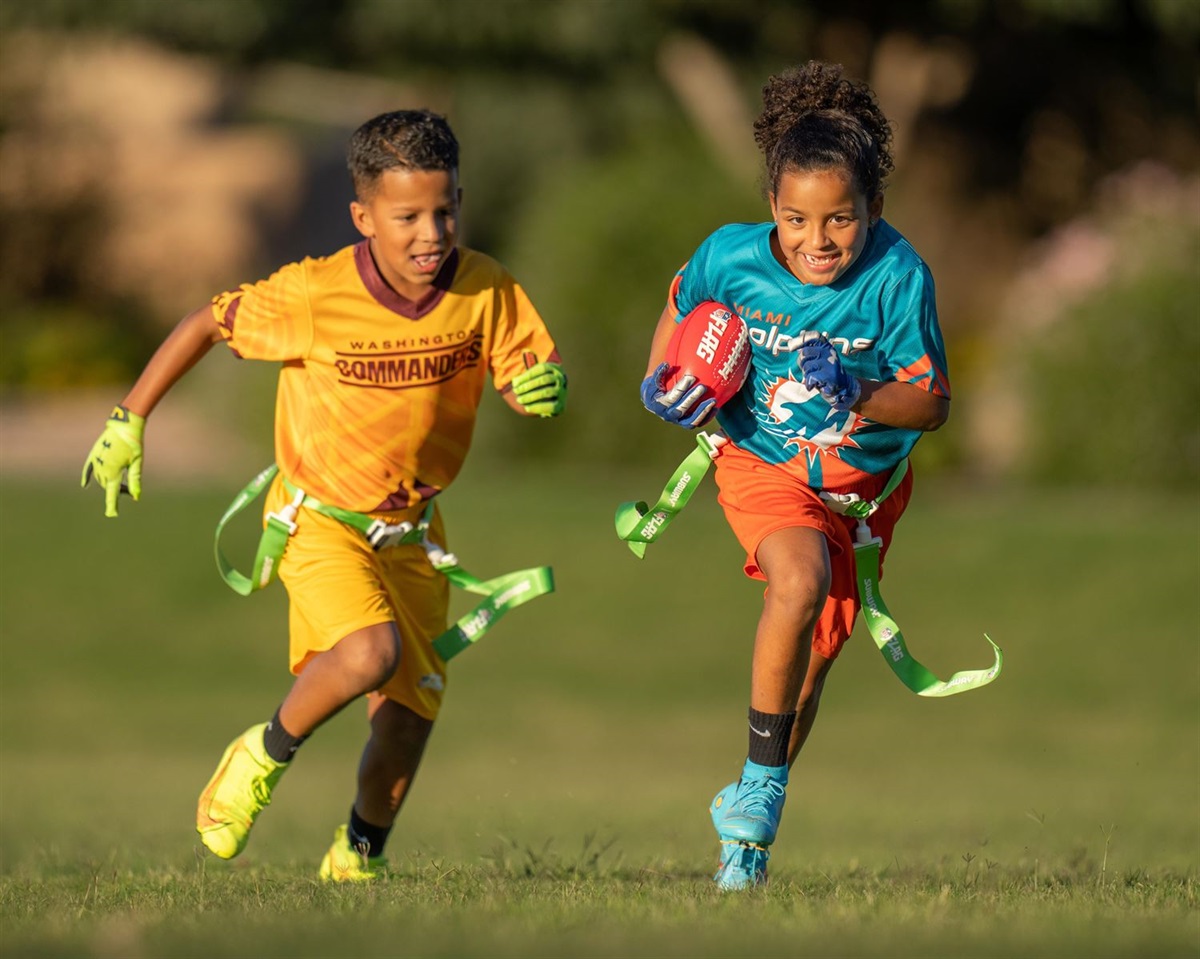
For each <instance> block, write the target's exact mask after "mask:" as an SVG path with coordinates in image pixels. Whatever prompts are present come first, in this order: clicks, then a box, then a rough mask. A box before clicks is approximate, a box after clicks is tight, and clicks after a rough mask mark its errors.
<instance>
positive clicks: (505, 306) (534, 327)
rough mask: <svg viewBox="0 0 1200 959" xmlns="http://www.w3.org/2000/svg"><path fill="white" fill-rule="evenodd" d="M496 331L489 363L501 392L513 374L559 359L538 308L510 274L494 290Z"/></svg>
mask: <svg viewBox="0 0 1200 959" xmlns="http://www.w3.org/2000/svg"><path fill="white" fill-rule="evenodd" d="M495 309H496V316H495V333H494V335H493V337H492V351H491V354H490V356H489V357H488V365H489V367H490V368H491V371H492V382H493V384H495V387H496V389H497V390H499V391H500V392H504V391H505V390H506V389H508V387H509V384H510V383H511V382H512V380H513V377H514V376H516V375H517V374H518V373H520V372H522V371H523V370H527V369H529V367H531V366H534V365H536V364H537V363H544V362H547V361H552V362H555V363H557V362H559V361H560V357H559V355H558V348H557V347H556V346H555V344H554V340H553V338H551V336H550V331H549V330H547V329H546V324H545V323H544V322H543V321H542V318H541V316H540V315H539V314H538V311H537V309H536V308H535V307H534V305H533V303H532V301H531V300H530V299H529V297H528V295H526V293H525V291H524V290H523V289H522V288H521V286H520V284H518V283H517V282H516V281H515V280H514V279H513V278H512V277H511V276H507V275H505V277H504V279H503V281H502V282H501V283H500V285H499V286H498V288H497V290H496V300H495Z"/></svg>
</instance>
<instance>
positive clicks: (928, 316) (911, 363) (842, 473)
mask: <svg viewBox="0 0 1200 959" xmlns="http://www.w3.org/2000/svg"><path fill="white" fill-rule="evenodd" d="M773 229H774V224H773V223H753V224H748V223H739V224H730V225H728V226H724V227H721V228H720V229H719V230H717V231H716V232H715V233H713V234H712V235H711V236H709V237H708V238H707V239H706V240H705V241H704V242H703V243H702V244H701V245H700V247H699V248H698V249H697V250H696V252H695V254H693V256H692V257H691V259H690V260H689V261H688V262H687V263H685V264H684V265H683V267H682V268H681V269H680V271H679V273H678V275H677V276H676V277H675V281H674V283H673V284H672V287H671V296H672V305H673V308H674V309H675V311H676V317H675V318H676V322H678V321H679V320H681V319H682V318H683V317H684V316H686V315H687V314H688V313H689V312H690V311H691V310H692V309H693V308H694V307H695V306H696V305H697V304H699V303H702V302H703V301H705V300H716V301H717V302H719V303H723V304H724V305H725V306H726V307H728V308H729V309H730V310H733V311H735V312H736V313H737V314H738V315H739V316H741V318H742V319H743V320H745V321H746V325H747V326H748V327H749V330H750V339H751V342H752V343H753V344H754V350H753V357H752V360H751V367H750V375H749V376H748V377H747V379H746V384H745V386H743V387H742V389H741V392H739V393H738V394H737V396H735V397H734V398H733V399H732V400H730V401H729V402H728V403H726V404H725V406H723V407H722V408H721V409H720V410H719V411H718V414H717V422H718V423H719V424H720V426H721V428H722V430H724V432H725V433H726V434H727V435H728V436H729V438H730V439H731V440H733V441H734V442H735V443H737V444H738V446H740V447H742V448H743V449H746V450H749V451H750V452H752V453H754V454H755V455H756V456H758V457H760V458H761V459H763V460H764V461H766V462H768V463H780V464H784V463H786V464H788V466H789V468H790V469H796V470H798V471H799V473H800V474H801V475H802V476H803V477H804V479H805V481H806V482H807V483H808V485H809V486H811V487H813V488H814V489H839V488H843V487H847V486H852V485H855V484H857V483H860V482H861V481H863V480H864V479H865V478H866V476H868V475H875V474H879V473H884V472H886V471H889V470H891V469H892V468H893V467H894V466H896V464H898V463H899V462H900V461H901V460H902V459H904V457H906V456H907V455H908V454H909V452H910V451H911V450H912V448H913V446H914V444H915V443H916V442H917V440H918V439H919V438H920V436H921V433H920V431H919V430H910V429H900V428H897V427H894V426H885V425H884V424H882V423H875V422H872V421H871V420H869V419H867V418H865V417H862V416H859V415H858V414H856V413H854V412H844V413H843V412H838V411H837V410H834V409H833V408H832V407H831V406H830V405H829V403H828V402H827V401H826V400H825V399H824V398H823V397H822V396H821V394H820V393H818V392H815V391H813V390H809V389H807V388H806V387H805V386H804V384H803V383H802V382H801V374H800V371H799V368H798V366H797V357H796V355H795V353H796V351H797V350H799V348H800V344H801V342H802V341H803V340H804V338H805V335H806V334H809V333H820V334H822V335H824V336H825V337H826V338H827V339H828V340H829V341H830V342H831V343H832V344H833V345H834V346H835V347H836V348H837V349H838V350H839V351H840V354H841V362H842V365H843V367H844V368H845V369H846V370H847V371H848V372H849V373H852V374H853V375H855V376H858V377H861V378H863V379H868V380H880V381H893V380H895V381H899V382H903V383H913V384H916V385H918V386H921V387H923V388H924V389H926V390H928V391H929V392H931V393H936V394H938V395H939V396H945V397H947V398H949V396H950V383H949V380H948V378H947V372H946V356H945V347H944V345H943V343H942V334H941V330H940V329H939V327H938V319H937V305H936V303H935V300H934V288H933V277H932V275H931V274H930V272H929V268H928V267H927V266H926V265H925V263H924V262H923V261H922V260H921V258H920V257H919V256H918V255H917V253H916V251H915V250H913V248H912V246H910V245H909V243H908V241H907V240H905V239H904V237H903V236H901V235H900V234H899V233H898V232H897V231H896V230H895V229H893V228H892V227H891V226H890V225H888V224H887V223H886V222H884V221H882V220H881V221H880V222H879V223H877V224H876V225H875V226H874V227H873V228H872V229H871V235H870V237H869V239H868V241H867V245H866V247H865V248H864V249H863V252H862V254H861V255H860V256H859V259H858V261H857V262H855V263H852V264H851V266H850V269H848V270H847V271H846V273H845V274H844V275H843V276H841V277H839V278H838V279H837V281H836V282H834V283H832V284H829V285H828V286H813V285H811V284H805V283H801V282H800V281H799V280H797V279H796V277H795V276H793V275H792V273H791V272H790V271H789V270H788V269H787V268H786V267H785V266H783V265H782V264H781V263H780V262H779V261H778V260H776V259H775V257H774V255H773V254H772V253H771V246H770V237H771V233H772V230H773Z"/></svg>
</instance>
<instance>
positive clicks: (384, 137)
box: [346, 110, 458, 200]
mask: <svg viewBox="0 0 1200 959" xmlns="http://www.w3.org/2000/svg"><path fill="white" fill-rule="evenodd" d="M346 166H347V167H348V168H349V170H350V178H351V179H352V180H353V181H354V192H355V194H356V195H357V196H358V198H359V199H360V200H365V199H367V198H368V197H369V196H370V195H371V193H372V192H374V189H375V187H376V185H377V184H378V183H379V178H380V177H381V176H383V174H384V173H385V172H386V171H387V170H457V169H458V140H457V139H456V138H455V136H454V133H453V131H452V130H451V129H450V124H449V123H447V122H446V118H445V117H444V116H441V115H440V114H437V113H433V112H431V111H429V110H393V111H392V112H391V113H381V114H380V115H379V116H377V117H373V118H372V119H370V120H368V121H367V122H366V123H364V124H363V125H362V126H360V127H359V128H358V129H357V130H355V131H354V134H353V135H352V136H351V137H350V145H349V147H348V148H347V150H346Z"/></svg>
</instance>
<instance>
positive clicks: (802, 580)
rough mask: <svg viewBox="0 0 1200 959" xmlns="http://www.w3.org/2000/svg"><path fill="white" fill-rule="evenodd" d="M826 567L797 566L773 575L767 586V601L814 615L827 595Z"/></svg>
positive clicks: (828, 581)
mask: <svg viewBox="0 0 1200 959" xmlns="http://www.w3.org/2000/svg"><path fill="white" fill-rule="evenodd" d="M829 586H830V574H829V570H828V568H820V569H812V568H805V567H799V568H794V569H788V570H785V571H783V572H781V573H777V574H775V575H773V576H772V577H771V578H770V580H769V582H768V586H767V602H769V603H777V604H780V605H782V606H783V607H784V608H786V609H788V610H791V611H793V612H795V613H799V614H802V615H809V616H815V615H816V614H818V613H820V611H821V609H822V608H823V607H824V605H825V598H826V597H827V596H828V595H829Z"/></svg>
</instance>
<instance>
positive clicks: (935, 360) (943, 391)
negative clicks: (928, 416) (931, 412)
mask: <svg viewBox="0 0 1200 959" xmlns="http://www.w3.org/2000/svg"><path fill="white" fill-rule="evenodd" d="M881 305H882V308H883V317H884V322H883V336H882V337H880V340H879V343H878V347H877V349H878V354H877V355H878V360H879V367H880V369H879V372H880V375H881V376H882V377H883V378H884V379H885V380H888V379H891V380H896V381H898V382H900V383H912V384H914V385H916V386H920V387H921V388H922V389H925V390H927V391H928V392H930V393H934V394H936V395H937V396H944V397H946V398H947V399H949V398H950V379H949V376H948V374H947V369H946V348H945V346H944V344H943V342H942V331H941V327H940V326H939V325H938V316H937V300H936V297H935V294H934V286H933V276H932V275H931V274H930V272H929V270H928V268H926V267H925V266H924V265H922V266H918V267H915V268H914V269H912V270H909V271H908V272H907V273H906V274H905V275H904V276H902V277H901V278H900V279H899V280H898V281H897V282H896V283H895V285H893V286H892V287H890V288H889V289H887V290H886V291H885V292H884V294H883V298H882V303H881Z"/></svg>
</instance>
